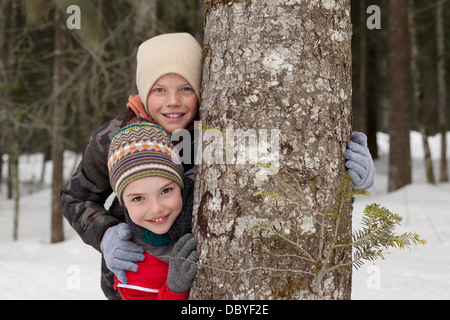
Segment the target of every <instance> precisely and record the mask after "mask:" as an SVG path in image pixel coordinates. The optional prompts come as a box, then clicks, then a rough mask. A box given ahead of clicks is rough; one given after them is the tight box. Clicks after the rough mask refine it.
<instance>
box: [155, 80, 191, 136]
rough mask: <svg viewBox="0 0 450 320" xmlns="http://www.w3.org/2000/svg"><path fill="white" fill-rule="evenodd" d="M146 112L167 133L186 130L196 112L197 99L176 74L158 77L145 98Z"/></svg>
mask: <svg viewBox="0 0 450 320" xmlns="http://www.w3.org/2000/svg"><path fill="white" fill-rule="evenodd" d="M147 111H148V113H149V115H150V117H152V118H153V120H155V121H156V122H157V123H158V124H159V125H160V126H162V127H163V128H164V129H165V130H166V131H167V132H169V133H172V132H173V131H175V130H176V129H184V128H186V127H187V126H188V125H189V124H190V123H191V122H192V121H193V120H194V118H195V116H196V115H197V111H198V99H197V95H196V94H195V91H194V89H193V88H192V86H191V85H190V84H189V82H188V81H186V79H184V78H183V77H182V76H180V75H179V74H176V73H169V74H166V75H163V76H162V77H160V78H159V79H158V80H157V81H156V82H155V84H154V85H153V87H152V88H151V89H150V93H149V95H148V98H147Z"/></svg>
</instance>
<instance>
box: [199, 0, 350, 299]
mask: <svg viewBox="0 0 450 320" xmlns="http://www.w3.org/2000/svg"><path fill="white" fill-rule="evenodd" d="M205 12H206V26H205V38H204V58H205V61H204V69H203V84H202V103H201V108H200V115H201V120H202V129H204V130H202V131H203V132H202V137H200V138H199V140H200V145H201V146H200V147H199V154H197V164H198V165H197V167H196V175H195V176H196V183H195V184H196V192H195V200H194V201H195V202H194V233H195V234H196V236H197V237H198V239H199V250H200V258H199V263H200V268H199V274H198V276H197V278H196V280H195V282H194V284H193V287H192V290H191V298H192V299H349V298H350V295H351V267H349V266H348V265H345V264H346V263H347V262H348V261H349V260H350V253H351V250H350V251H348V250H343V249H342V248H341V249H338V248H337V247H335V245H336V244H338V243H342V242H345V241H349V239H350V238H351V206H350V204H349V201H348V200H343V199H342V198H343V197H342V195H341V192H340V190H343V189H345V188H342V185H343V181H345V182H348V180H346V179H344V178H343V177H344V176H345V175H344V173H345V168H344V157H343V152H344V150H345V145H346V143H347V141H348V140H349V139H350V133H351V64H352V62H351V61H352V59H351V33H352V31H351V21H350V20H351V19H350V1H349V0H339V1H319V2H314V3H312V2H311V1H302V0H297V1H293V0H285V1H279V0H278V1H274V0H261V1H207V2H206V3H205ZM238 130H241V131H240V132H239V131H238ZM269 132H270V139H269V134H268V133H269ZM233 134H234V135H235V136H237V141H236V143H235V141H234V137H233ZM245 136H247V138H248V140H249V143H248V146H247V145H246V144H245V140H246V137H245ZM211 138H213V139H211ZM236 145H238V146H245V148H244V149H245V150H244V149H238V147H237V146H236ZM269 149H270V155H269V151H268V150H269ZM246 150H247V151H249V156H248V157H247V158H246V161H242V159H240V158H239V157H240V156H242V154H244V153H245V152H246ZM278 157H279V158H278ZM200 160H201V161H200Z"/></svg>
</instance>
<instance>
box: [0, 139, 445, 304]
mask: <svg viewBox="0 0 450 320" xmlns="http://www.w3.org/2000/svg"><path fill="white" fill-rule="evenodd" d="M388 141H389V138H388V136H387V135H385V134H382V133H379V135H378V145H379V155H380V157H379V159H377V160H376V161H375V165H376V168H377V175H376V182H375V186H374V187H373V188H372V189H371V190H370V195H369V196H364V197H358V198H357V199H356V201H355V205H354V210H353V228H354V229H356V228H358V227H359V221H360V220H361V216H362V214H363V210H364V208H365V206H366V205H367V204H370V203H378V204H380V205H381V206H384V207H386V208H388V209H389V210H390V211H392V212H394V213H397V214H400V215H401V216H402V217H403V218H404V220H403V223H402V225H401V226H400V227H399V228H398V232H399V233H400V232H406V231H408V232H417V233H418V234H419V235H420V236H421V237H422V238H425V239H426V240H427V242H428V243H427V244H426V245H425V246H414V247H412V248H411V249H404V250H400V249H392V250H390V253H389V254H387V255H386V259H385V260H380V261H377V262H375V263H371V262H370V263H366V264H364V265H363V266H362V267H361V268H360V269H358V270H355V269H353V285H352V292H353V293H352V299H355V300H359V299H420V300H424V299H450V183H445V184H437V185H434V186H433V185H429V184H427V183H426V179H425V169H424V165H423V147H422V143H421V138H420V136H419V134H418V133H417V132H412V133H411V154H412V158H413V184H411V185H409V186H407V187H404V188H402V189H400V190H398V191H396V192H393V193H388V192H387V181H388V152H389V143H388ZM447 141H450V137H449V138H447ZM430 143H431V148H432V155H433V156H434V157H435V158H437V157H438V155H439V143H440V138H439V136H435V137H432V138H430ZM448 149H450V146H449V147H448ZM66 156H67V159H66V162H65V163H66V164H67V168H66V172H65V176H66V177H68V176H69V175H70V172H71V170H72V169H73V168H74V164H76V163H77V162H78V161H79V158H77V157H74V155H73V154H70V153H67V154H66ZM41 165H42V155H26V156H23V157H21V159H20V174H21V176H20V179H21V181H31V180H34V181H37V180H38V177H40V174H41V171H42V170H41ZM434 169H435V176H438V175H437V173H438V171H439V167H438V161H437V160H436V161H435V167H434ZM50 172H51V164H50V163H47V164H46V173H47V174H46V176H45V178H44V186H43V187H36V186H33V185H32V184H30V183H26V184H24V185H23V186H22V191H21V193H22V195H21V201H20V218H19V240H18V241H16V242H14V241H13V240H12V226H13V214H12V212H13V201H12V200H6V195H5V193H6V188H5V186H4V185H3V186H0V188H1V189H0V288H2V289H1V290H0V299H88V300H90V299H102V300H103V299H105V297H104V295H103V293H102V291H101V288H100V254H99V253H98V252H97V251H96V250H95V249H93V248H92V247H90V246H88V245H86V244H84V243H83V242H82V240H81V239H80V238H79V237H78V235H77V234H76V233H75V232H74V231H73V230H72V228H71V227H70V226H69V225H68V223H67V222H66V221H64V223H65V225H64V231H65V237H66V240H65V241H64V242H62V243H59V244H51V243H50V240H49V239H50V187H49V181H50ZM3 176H5V174H4V175H3Z"/></svg>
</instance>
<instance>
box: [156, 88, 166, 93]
mask: <svg viewBox="0 0 450 320" xmlns="http://www.w3.org/2000/svg"><path fill="white" fill-rule="evenodd" d="M154 91H155V92H164V89H163V88H156V89H155V90H154Z"/></svg>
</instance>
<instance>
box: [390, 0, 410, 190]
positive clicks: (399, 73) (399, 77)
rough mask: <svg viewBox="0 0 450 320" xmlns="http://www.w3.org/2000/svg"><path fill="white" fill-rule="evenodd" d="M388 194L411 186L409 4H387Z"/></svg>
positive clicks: (400, 1)
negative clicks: (388, 93) (388, 65)
mask: <svg viewBox="0 0 450 320" xmlns="http://www.w3.org/2000/svg"><path fill="white" fill-rule="evenodd" d="M388 10H389V63H390V67H389V78H390V83H389V86H390V115H389V136H390V151H389V187H388V189H389V191H394V190H397V189H399V188H401V187H403V186H405V185H407V184H410V183H411V151H410V143H409V131H410V124H409V99H408V98H409V94H408V88H409V85H408V84H409V77H408V75H409V69H408V61H409V42H408V39H409V37H408V0H396V1H389V7H388Z"/></svg>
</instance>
